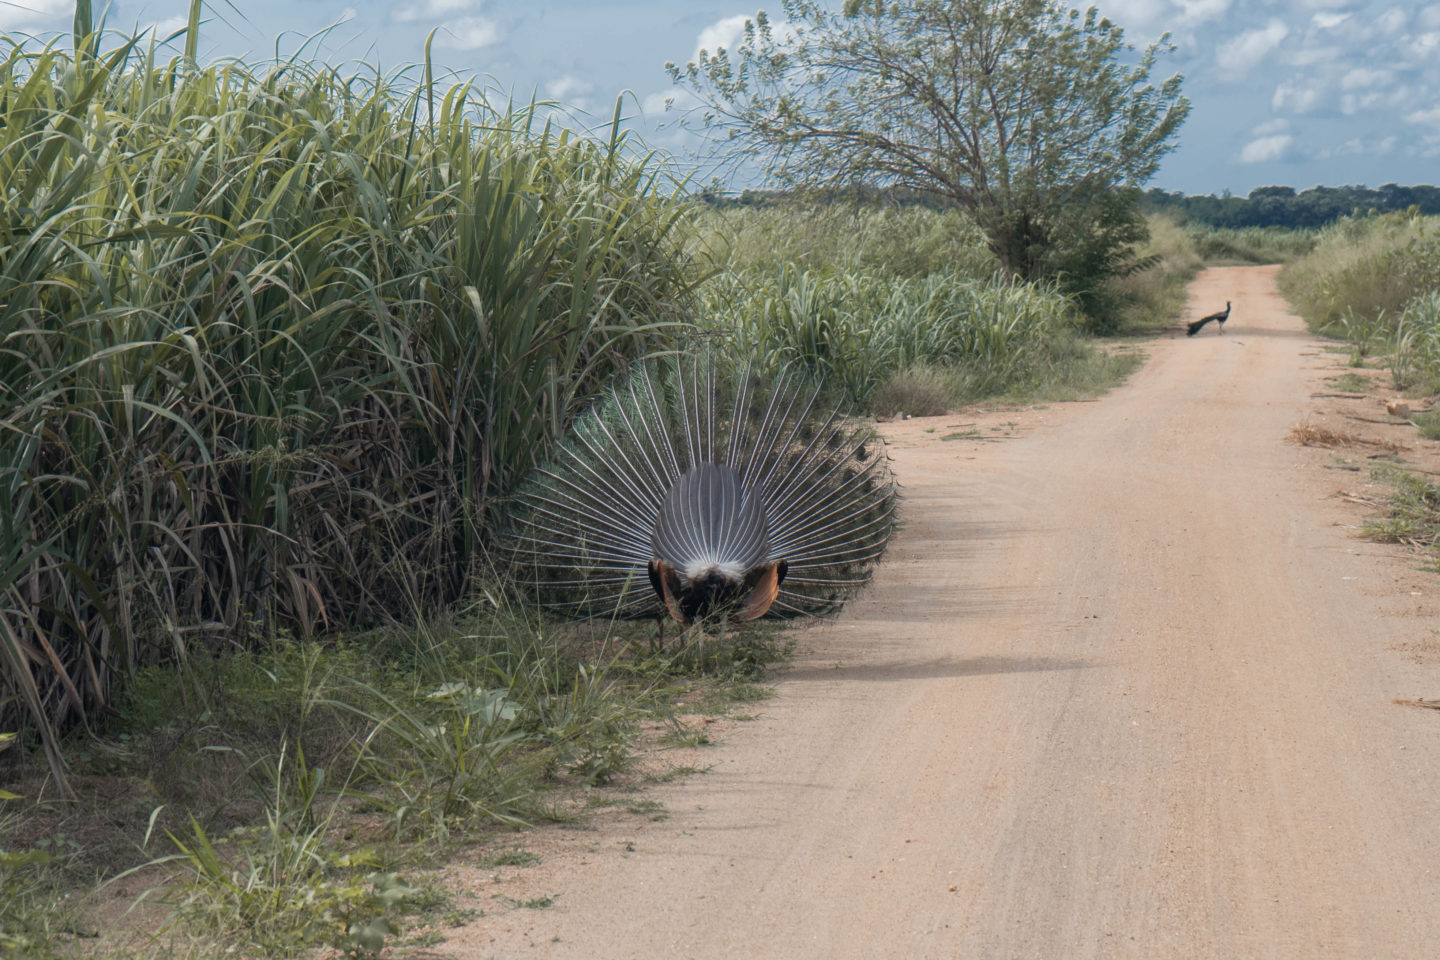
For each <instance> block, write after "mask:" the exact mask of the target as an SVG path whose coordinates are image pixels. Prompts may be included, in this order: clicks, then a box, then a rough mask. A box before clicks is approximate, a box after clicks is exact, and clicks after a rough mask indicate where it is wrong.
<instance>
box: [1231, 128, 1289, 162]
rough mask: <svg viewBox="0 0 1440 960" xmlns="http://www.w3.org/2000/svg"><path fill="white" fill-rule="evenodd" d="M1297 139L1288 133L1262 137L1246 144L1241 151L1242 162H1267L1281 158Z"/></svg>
mask: <svg viewBox="0 0 1440 960" xmlns="http://www.w3.org/2000/svg"><path fill="white" fill-rule="evenodd" d="M1294 140H1295V138H1294V137H1292V136H1290V134H1288V133H1281V134H1276V135H1275V136H1273V137H1260V138H1259V139H1258V140H1252V141H1250V142H1249V143H1247V144H1246V145H1245V149H1244V150H1241V151H1240V162H1241V163H1265V162H1267V161H1270V160H1279V159H1280V158H1281V157H1283V156H1284V155H1285V151H1286V150H1288V149H1289V148H1290V144H1291V143H1293V142H1294Z"/></svg>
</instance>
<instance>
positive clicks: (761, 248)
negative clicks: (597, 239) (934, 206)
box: [694, 202, 1000, 280]
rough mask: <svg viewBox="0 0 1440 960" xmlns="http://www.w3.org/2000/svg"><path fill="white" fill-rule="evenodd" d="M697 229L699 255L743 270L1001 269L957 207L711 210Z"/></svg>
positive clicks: (927, 272) (920, 273)
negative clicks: (938, 208)
mask: <svg viewBox="0 0 1440 960" xmlns="http://www.w3.org/2000/svg"><path fill="white" fill-rule="evenodd" d="M697 227H698V230H697V232H696V237H695V242H694V250H695V255H696V257H697V258H699V259H702V260H705V261H708V262H711V263H713V264H715V265H716V266H717V267H720V268H723V269H725V270H729V271H732V272H735V273H741V274H746V273H749V272H751V271H755V270H759V271H771V272H773V271H775V270H779V269H781V268H782V267H784V266H785V265H786V264H790V265H793V266H794V267H796V268H798V269H800V270H802V271H805V270H812V271H813V270H829V271H836V272H841V273H861V274H867V275H873V276H887V277H926V276H931V275H936V274H945V275H949V276H958V277H963V278H967V279H976V280H983V279H988V278H990V277H992V276H994V275H995V274H996V273H998V272H999V269H1000V264H999V261H997V260H996V259H995V255H994V254H993V253H991V252H990V249H989V247H988V246H987V245H986V241H985V235H984V234H983V233H982V232H981V231H980V229H979V228H978V227H976V226H975V224H974V222H972V221H971V220H970V219H969V218H968V217H967V216H965V215H964V214H963V213H961V212H960V211H958V210H945V211H941V210H930V209H926V208H924V207H905V208H894V207H873V206H871V207H866V206H857V205H854V204H850V203H839V202H837V203H829V204H824V203H821V204H805V203H799V202H796V203H786V204H780V205H776V206H768V207H740V206H735V207H726V208H719V209H708V210H706V211H705V212H704V213H703V215H702V216H700V217H699V219H698V223H697Z"/></svg>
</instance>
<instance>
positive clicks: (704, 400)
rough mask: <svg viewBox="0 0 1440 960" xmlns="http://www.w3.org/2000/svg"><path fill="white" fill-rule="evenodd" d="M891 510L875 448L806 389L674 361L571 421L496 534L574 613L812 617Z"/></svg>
mask: <svg viewBox="0 0 1440 960" xmlns="http://www.w3.org/2000/svg"><path fill="white" fill-rule="evenodd" d="M895 505H896V490H895V481H894V478H893V477H892V475H891V473H890V468H889V463H888V461H887V458H886V454H885V450H884V446H883V444H882V443H881V441H880V440H879V439H878V438H877V437H876V436H875V435H874V433H873V431H872V430H871V429H869V428H868V427H867V426H866V425H864V424H863V423H860V422H858V421H856V420H854V419H852V418H850V417H847V416H846V415H845V413H844V411H843V410H842V409H841V408H840V407H838V406H833V405H830V404H826V403H823V402H822V400H821V393H820V390H819V388H818V386H816V385H813V384H810V383H808V382H807V381H806V379H805V378H803V377H801V376H798V375H796V374H794V373H792V372H789V371H782V372H781V373H780V374H779V376H778V377H777V378H776V379H775V382H774V384H773V386H771V387H770V388H769V389H768V390H766V389H762V388H760V387H759V385H758V384H757V382H756V380H755V378H753V377H752V376H750V375H749V374H748V373H746V374H741V375H739V376H735V377H730V378H719V379H717V377H716V374H715V369H714V365H713V364H712V363H711V362H709V361H708V360H700V359H698V358H694V357H689V358H686V357H671V358H669V359H668V360H649V361H645V362H642V363H638V364H636V365H635V366H634V367H633V368H632V369H631V370H630V372H629V374H628V375H627V376H624V377H621V378H620V379H619V380H617V381H616V382H615V383H613V384H612V385H611V386H610V387H609V389H608V390H607V391H606V392H605V393H604V394H603V395H602V397H601V398H600V399H599V400H598V401H597V402H596V403H595V404H594V406H592V407H591V409H590V410H589V411H587V412H586V413H585V414H583V415H582V416H581V417H580V418H579V419H578V420H577V421H576V423H575V425H574V427H573V428H572V429H571V430H570V432H569V433H568V434H567V436H566V438H565V439H564V441H563V442H562V443H561V444H560V446H559V448H558V450H557V451H556V452H555V454H554V456H553V457H552V458H551V459H550V461H549V462H547V463H545V464H544V465H542V466H541V467H539V468H537V469H536V470H535V471H534V472H533V473H532V474H531V476H530V477H529V478H528V479H527V480H526V481H525V482H524V483H523V484H522V485H521V486H520V488H519V489H518V490H517V491H516V493H515V494H514V496H513V498H512V501H511V503H510V504H509V511H508V512H509V515H510V518H511V519H510V523H509V527H508V529H507V530H506V531H505V537H504V540H503V542H504V544H505V547H506V551H507V553H508V555H509V559H510V560H511V561H512V563H513V564H514V568H515V571H516V575H517V579H518V580H519V582H520V583H521V585H522V586H523V587H524V588H527V589H528V590H529V591H531V592H532V593H533V594H534V596H535V597H536V599H538V600H539V602H541V603H542V604H544V605H546V606H549V607H551V608H553V609H555V610H557V611H559V612H561V613H564V614H568V615H571V616H577V617H595V616H603V617H614V616H619V617H646V616H657V615H658V616H663V615H664V614H665V613H668V614H669V615H670V616H671V617H672V618H674V619H675V620H677V621H679V622H680V623H682V624H690V623H694V622H696V621H701V620H705V619H707V618H710V617H712V616H718V615H723V616H725V617H727V618H728V619H730V620H731V621H744V620H753V619H755V618H757V617H761V616H764V615H766V614H767V613H770V614H772V615H776V616H792V617H793V616H801V615H815V614H824V613H828V612H832V611H834V610H837V609H839V607H840V606H841V604H843V603H844V602H845V600H846V599H847V598H848V597H850V596H851V595H853V594H854V592H855V591H856V590H857V589H858V588H859V587H861V586H862V585H863V584H865V583H866V582H867V581H868V580H869V579H870V575H871V572H872V571H873V569H874V567H875V564H876V563H877V562H878V561H879V559H880V556H881V554H882V553H884V551H885V546H886V544H887V543H888V542H889V540H890V536H891V533H892V532H893V531H894V528H895Z"/></svg>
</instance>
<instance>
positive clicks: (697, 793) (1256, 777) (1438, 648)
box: [439, 267, 1440, 960]
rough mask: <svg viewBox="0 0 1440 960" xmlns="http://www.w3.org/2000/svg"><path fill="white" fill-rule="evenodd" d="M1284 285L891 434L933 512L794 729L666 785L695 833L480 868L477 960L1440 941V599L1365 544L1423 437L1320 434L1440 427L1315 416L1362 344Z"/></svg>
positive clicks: (757, 735)
mask: <svg viewBox="0 0 1440 960" xmlns="http://www.w3.org/2000/svg"><path fill="white" fill-rule="evenodd" d="M1274 276H1275V269H1274V268H1269V267H1237V268H1221V269H1214V270H1209V271H1206V272H1205V273H1204V274H1203V275H1202V276H1201V277H1200V278H1199V279H1198V280H1197V281H1196V282H1195V284H1194V285H1193V287H1192V289H1191V309H1190V311H1189V313H1190V314H1191V315H1192V316H1199V315H1201V314H1203V313H1208V312H1210V310H1212V309H1214V308H1215V307H1216V306H1218V305H1219V304H1221V303H1224V302H1225V301H1226V300H1231V301H1233V302H1234V310H1233V313H1232V315H1231V316H1232V319H1231V321H1230V322H1229V323H1228V324H1227V325H1226V327H1225V333H1224V334H1223V335H1216V331H1215V328H1214V325H1213V324H1212V325H1210V326H1208V327H1206V328H1205V331H1204V332H1203V333H1202V334H1201V335H1200V336H1197V337H1195V338H1193V339H1187V338H1186V337H1184V336H1183V335H1182V336H1174V337H1171V338H1169V339H1161V340H1157V341H1155V342H1154V343H1152V344H1150V345H1149V347H1148V349H1149V352H1150V354H1151V356H1150V360H1149V362H1148V363H1147V364H1146V365H1145V367H1144V368H1143V369H1142V370H1141V371H1140V372H1139V373H1138V374H1136V375H1135V377H1134V378H1133V379H1132V381H1131V382H1130V383H1129V384H1127V385H1126V386H1124V387H1123V388H1121V389H1119V390H1116V391H1114V392H1113V393H1112V394H1110V395H1109V396H1107V397H1105V398H1104V399H1103V400H1101V401H1100V402H1098V403H1088V404H1064V405H1055V406H1051V407H1048V408H1046V407H1035V408H1029V409H1024V410H1013V411H999V412H983V411H978V412H977V411H967V412H965V413H962V414H952V415H950V416H948V417H941V418H929V419H916V420H910V421H906V422H903V423H898V424H892V425H890V426H889V427H888V428H887V429H888V431H889V434H890V436H891V438H892V441H893V442H892V448H893V452H894V457H895V467H896V471H897V473H898V475H899V477H900V479H901V481H902V483H903V484H904V491H905V506H904V509H905V520H906V527H905V530H904V532H903V533H902V534H901V536H900V537H899V539H898V540H897V542H896V543H895V545H894V546H893V548H892V550H891V553H890V554H889V557H888V559H887V562H886V563H885V564H884V565H883V567H882V569H881V570H880V572H879V575H878V577H877V578H876V582H875V584H874V585H873V586H872V587H871V588H870V589H869V591H868V592H867V593H866V594H865V595H864V596H863V597H862V598H861V599H860V601H859V602H857V603H855V604H854V605H853V606H852V607H851V608H850V609H848V610H847V611H846V612H845V614H844V616H843V617H841V618H840V619H839V620H838V621H835V622H829V623H821V624H816V625H814V626H812V627H810V628H808V629H806V630H804V631H803V632H802V633H801V634H800V646H801V654H800V656H799V657H798V659H797V661H796V662H795V663H794V664H793V666H791V667H790V668H789V669H787V670H786V671H785V672H784V674H783V675H782V677H781V679H780V682H779V683H778V685H777V687H776V691H775V697H774V698H773V699H771V700H769V701H766V702H764V703H763V704H760V705H759V709H760V710H761V711H762V712H763V714H764V716H763V717H762V718H761V719H759V720H757V721H755V722H751V723H735V724H733V725H730V726H729V729H728V731H727V733H726V735H725V737H724V739H723V741H722V742H721V743H720V744H719V745H718V746H715V747H710V748H708V749H707V750H706V751H704V752H703V761H702V762H703V763H707V764H710V765H712V766H711V769H710V771H709V772H707V773H704V774H696V775H693V776H689V777H686V778H682V779H681V780H680V781H678V782H676V783H672V784H667V785H663V786H659V787H656V788H654V789H652V790H651V791H649V792H647V793H645V794H642V795H640V797H642V798H643V799H645V800H658V801H660V802H662V803H663V804H664V808H665V811H666V812H667V813H668V817H666V818H659V819H656V818H654V817H655V814H654V813H653V812H652V811H650V810H647V809H646V807H645V806H637V807H636V808H635V810H634V811H633V812H632V814H631V815H623V814H617V815H616V816H611V817H602V818H600V821H601V822H599V823H597V824H590V825H589V826H587V827H586V828H585V829H576V830H552V831H540V832H537V833H534V834H526V835H522V836H520V837H518V838H517V839H518V840H519V842H520V843H521V844H523V845H524V846H525V847H527V848H528V849H531V850H534V851H536V852H538V853H539V854H540V855H541V857H542V860H543V862H542V863H541V864H540V865H538V866H533V867H523V868H503V869H501V870H498V871H497V870H480V869H471V870H465V869H461V870H460V871H459V872H458V873H457V875H456V882H457V883H458V884H459V885H460V886H461V887H462V888H463V889H464V890H466V891H468V892H469V893H471V894H472V895H473V897H474V900H475V904H476V905H477V906H479V907H481V908H482V909H484V910H485V911H486V914H485V916H483V917H481V918H480V919H478V920H477V921H475V922H474V923H473V924H472V925H471V926H469V927H467V928H464V929H460V930H455V931H451V932H450V933H451V938H450V940H449V942H448V943H446V944H445V945H443V946H442V947H441V948H439V954H440V955H444V956H457V957H475V958H484V957H500V958H516V957H547V958H548V957H555V958H570V957H573V958H586V960H602V958H620V957H638V958H708V957H714V958H737V957H746V958H783V957H806V958H809V957H824V958H851V957H853V958H865V960H874V958H885V957H895V958H924V957H935V958H957V957H964V958H1002V957H1004V958H1011V957H1013V958H1061V957H1064V958H1087V957H1127V958H1156V957H1176V958H1178V957H1186V958H1217V960H1218V958H1225V960H1238V958H1249V957H1276V958H1289V957H1357V958H1358V957H1383V958H1410V957H1414V958H1420V957H1427V956H1430V955H1432V954H1433V952H1434V949H1435V943H1436V942H1440V940H1437V938H1440V789H1437V784H1440V715H1437V713H1436V712H1435V711H1432V710H1425V709H1414V708H1413V706H1408V705H1404V704H1397V703H1396V702H1395V701H1397V700H1401V701H1405V700H1409V701H1417V700H1427V699H1429V700H1433V699H1434V698H1435V697H1437V696H1440V643H1437V641H1436V639H1435V637H1436V633H1435V629H1434V625H1435V620H1434V616H1435V613H1436V611H1437V609H1440V604H1437V597H1440V583H1437V580H1436V578H1435V576H1434V575H1433V574H1430V573H1425V572H1422V571H1420V570H1419V569H1418V568H1419V566H1420V564H1419V562H1418V561H1417V559H1416V558H1415V557H1414V555H1412V554H1409V553H1407V552H1406V551H1405V550H1404V549H1403V548H1399V547H1388V546H1380V545H1377V544H1373V543H1369V542H1367V541H1364V540H1362V539H1359V538H1358V537H1357V533H1356V525H1357V524H1358V523H1359V520H1360V518H1361V517H1362V516H1363V515H1364V513H1365V512H1366V511H1367V509H1370V508H1369V507H1368V506H1367V504H1368V503H1369V502H1370V501H1372V500H1374V499H1375V497H1376V495H1377V491H1376V490H1374V489H1370V488H1368V487H1367V476H1368V463H1369V458H1371V457H1372V455H1375V454H1377V453H1385V452H1387V451H1386V448H1383V447H1373V446H1367V445H1365V444H1355V443H1354V442H1353V440H1342V441H1341V442H1342V446H1339V447H1332V448H1322V447H1317V446H1305V445H1303V444H1301V443H1297V442H1294V440H1291V439H1290V435H1291V432H1292V430H1293V429H1294V428H1295V427H1296V426H1297V425H1301V424H1304V423H1308V424H1310V425H1311V426H1312V427H1324V428H1326V429H1329V430H1331V431H1332V432H1335V433H1348V434H1352V435H1356V436H1359V437H1360V438H1362V439H1367V438H1368V439H1371V440H1377V441H1383V442H1388V443H1392V444H1401V445H1402V446H1403V447H1405V450H1406V451H1410V452H1405V451H1402V454H1401V455H1402V456H1406V457H1412V458H1413V457H1414V456H1418V455H1419V454H1415V453H1414V452H1413V451H1414V449H1415V448H1416V447H1417V446H1419V445H1423V444H1425V443H1426V442H1425V441H1419V440H1418V439H1417V438H1416V435H1415V430H1414V428H1413V427H1411V426H1409V425H1408V424H1396V425H1393V426H1391V425H1388V424H1386V423H1370V422H1368V421H1369V420H1375V421H1385V420H1386V413H1385V411H1384V406H1383V402H1382V400H1383V395H1382V394H1376V395H1375V396H1368V395H1367V396H1366V397H1363V398H1362V397H1321V398H1316V397H1312V396H1311V395H1312V394H1314V393H1326V392H1330V393H1335V392H1340V391H1336V390H1335V388H1334V387H1333V386H1327V383H1326V379H1325V378H1327V377H1331V378H1333V377H1334V376H1336V375H1337V374H1338V373H1339V372H1341V367H1340V365H1339V360H1340V359H1343V358H1337V357H1336V356H1335V355H1334V354H1332V353H1327V352H1324V351H1323V349H1322V348H1321V346H1320V345H1319V344H1318V343H1317V341H1315V340H1314V339H1313V338H1312V337H1310V336H1309V335H1308V334H1307V333H1306V332H1305V330H1304V328H1303V325H1302V324H1301V322H1300V321H1299V320H1298V319H1296V318H1295V317H1293V316H1291V315H1290V314H1289V313H1288V311H1287V308H1286V305H1285V304H1284V302H1283V301H1282V300H1281V299H1280V297H1279V295H1278V294H1277V293H1276V290H1275V284H1274ZM1355 417H1361V418H1362V419H1354V418H1355ZM976 431H978V435H979V437H980V438H981V439H976V438H974V437H973V436H967V434H972V433H974V432H976ZM947 437H948V438H949V439H947ZM1002 437H1003V438H1004V439H999V438H1002ZM990 438H996V439H995V440H994V442H991V439H990ZM1430 446H1436V445H1434V444H1431V445H1430ZM1425 455H1426V456H1431V455H1430V454H1428V453H1427V454H1425ZM1351 466H1358V467H1360V470H1359V471H1358V472H1354V471H1351V470H1350V467H1351ZM1330 467H1335V468H1338V469H1337V470H1333V471H1332V470H1330V469H1327V468H1330ZM1430 468H1431V469H1440V466H1435V465H1432V466H1431V467H1430ZM544 898H551V899H550V900H549V902H550V903H551V905H550V906H549V907H548V908H547V909H536V907H539V906H543V905H544V904H545V903H546V902H547V901H546V900H545V899H544ZM526 901H530V902H531V906H530V907H528V908H527V907H524V906H520V905H519V904H522V903H524V902H526Z"/></svg>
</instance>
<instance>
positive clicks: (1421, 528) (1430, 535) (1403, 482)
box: [1365, 468, 1440, 556]
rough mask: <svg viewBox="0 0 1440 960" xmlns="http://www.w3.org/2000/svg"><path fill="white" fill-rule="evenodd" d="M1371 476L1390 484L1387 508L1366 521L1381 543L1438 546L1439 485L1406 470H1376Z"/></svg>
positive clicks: (1371, 535)
mask: <svg viewBox="0 0 1440 960" xmlns="http://www.w3.org/2000/svg"><path fill="white" fill-rule="evenodd" d="M1373 476H1374V478H1375V479H1376V480H1379V481H1381V482H1383V483H1385V484H1387V485H1388V486H1389V487H1390V494H1389V496H1388V497H1387V498H1386V507H1387V511H1386V513H1384V514H1383V515H1381V516H1378V517H1375V518H1372V519H1371V520H1369V521H1367V522H1366V524H1365V534H1366V536H1368V537H1369V538H1370V539H1372V540H1376V541H1379V542H1381V543H1403V544H1408V545H1409V546H1413V547H1419V548H1421V549H1424V550H1427V551H1429V552H1430V553H1431V554H1432V556H1433V555H1434V554H1435V552H1436V549H1437V546H1440V484H1436V483H1435V482H1434V481H1432V480H1429V479H1427V478H1426V477H1423V476H1421V475H1419V474H1416V473H1412V472H1410V471H1408V470H1400V469H1394V468H1382V469H1377V470H1376V471H1375V472H1374V474H1373Z"/></svg>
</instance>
